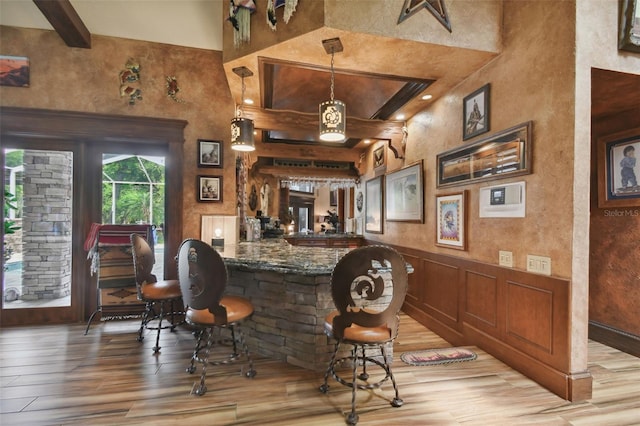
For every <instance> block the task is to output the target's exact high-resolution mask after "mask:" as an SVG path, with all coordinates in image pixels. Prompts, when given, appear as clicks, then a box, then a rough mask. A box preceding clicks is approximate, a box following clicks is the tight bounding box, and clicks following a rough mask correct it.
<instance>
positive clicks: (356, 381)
mask: <svg viewBox="0 0 640 426" xmlns="http://www.w3.org/2000/svg"><path fill="white" fill-rule="evenodd" d="M407 287H408V274H407V264H406V263H405V261H404V259H403V257H402V256H401V255H400V253H398V252H397V251H395V250H394V249H392V248H390V247H386V246H380V245H374V246H364V247H360V248H357V249H354V250H352V251H350V252H348V253H347V254H346V255H344V256H343V257H342V258H341V259H340V260H339V261H338V263H337V264H336V266H335V268H334V270H333V273H332V275H331V296H332V298H333V301H334V303H335V305H336V308H337V310H336V311H333V312H331V313H330V314H329V315H327V317H326V318H325V324H324V327H325V333H326V334H327V336H329V337H331V338H333V339H335V349H334V351H333V355H332V357H331V362H330V363H329V367H328V368H327V371H326V373H325V375H324V383H323V384H322V385H321V386H320V391H321V392H323V393H327V392H328V391H329V385H328V384H327V380H328V378H329V375H332V376H333V378H334V379H335V380H336V381H337V382H338V383H340V384H342V385H345V386H348V387H350V388H351V392H352V394H351V412H350V413H349V414H348V415H347V417H346V422H347V424H350V425H355V424H356V423H357V422H358V414H357V413H356V391H357V390H358V389H369V390H371V389H376V388H379V387H380V386H381V385H382V384H383V383H385V382H386V381H387V380H389V379H391V383H392V384H393V389H394V391H395V397H394V398H393V400H392V401H391V405H392V406H393V407H400V406H402V404H403V401H402V399H400V396H399V394H398V386H397V385H396V380H395V378H394V377H393V372H392V371H391V362H392V361H393V356H388V354H387V347H388V346H387V345H391V344H392V343H393V341H394V340H395V338H396V336H397V335H398V328H399V322H400V317H399V315H398V313H399V312H400V308H401V307H402V304H403V303H404V299H405V296H406V294H407ZM341 345H350V347H351V355H350V356H346V357H342V358H338V357H337V355H338V349H339V348H340V346H341ZM372 350H375V351H376V352H374V354H372V353H371V352H369V355H367V354H366V351H372ZM376 353H379V355H376ZM342 364H350V366H351V377H350V378H348V379H344V378H342V377H341V376H340V375H339V374H338V371H337V370H338V367H339V366H341V365H342ZM368 365H369V366H371V365H373V366H374V367H375V366H378V367H380V368H381V369H382V372H383V373H384V377H382V378H381V379H379V380H378V379H376V380H377V381H375V382H370V380H369V379H370V375H369V374H368V372H367V366H368ZM358 367H361V373H360V374H358Z"/></svg>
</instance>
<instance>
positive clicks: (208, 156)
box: [198, 139, 222, 167]
mask: <svg viewBox="0 0 640 426" xmlns="http://www.w3.org/2000/svg"><path fill="white" fill-rule="evenodd" d="M198 167H222V142H221V141H210V140H204V139H198Z"/></svg>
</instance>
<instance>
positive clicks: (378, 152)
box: [373, 145, 385, 169]
mask: <svg viewBox="0 0 640 426" xmlns="http://www.w3.org/2000/svg"><path fill="white" fill-rule="evenodd" d="M384 154H385V150H384V145H382V146H381V147H380V148H376V149H375V150H374V151H373V168H374V169H378V168H380V167H384V160H385V158H384Z"/></svg>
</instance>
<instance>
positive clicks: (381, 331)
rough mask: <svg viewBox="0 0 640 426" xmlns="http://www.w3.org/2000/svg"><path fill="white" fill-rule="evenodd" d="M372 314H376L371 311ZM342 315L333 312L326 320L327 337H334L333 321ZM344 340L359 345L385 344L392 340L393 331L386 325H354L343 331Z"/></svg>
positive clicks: (325, 330)
mask: <svg viewBox="0 0 640 426" xmlns="http://www.w3.org/2000/svg"><path fill="white" fill-rule="evenodd" d="M369 312H370V313H375V312H373V311H369ZM338 315H340V312H338V311H333V312H331V313H329V315H327V316H326V318H325V319H324V332H325V334H326V335H327V336H329V337H333V319H334V318H335V317H336V316H338ZM343 336H344V340H349V341H352V342H359V343H385V342H388V341H389V340H391V336H392V331H391V329H390V328H389V327H387V326H386V325H380V326H377V327H362V326H359V325H358V324H352V325H351V326H349V327H346V328H345V329H344V331H343Z"/></svg>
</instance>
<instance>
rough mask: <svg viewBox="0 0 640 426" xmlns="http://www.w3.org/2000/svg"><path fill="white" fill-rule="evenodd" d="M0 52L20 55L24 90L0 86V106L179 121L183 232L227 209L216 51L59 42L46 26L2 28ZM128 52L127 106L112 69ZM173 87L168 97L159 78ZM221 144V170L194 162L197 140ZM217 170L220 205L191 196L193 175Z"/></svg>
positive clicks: (230, 190) (101, 40) (108, 41)
mask: <svg viewBox="0 0 640 426" xmlns="http://www.w3.org/2000/svg"><path fill="white" fill-rule="evenodd" d="M0 50H1V52H2V54H5V55H18V56H27V57H29V60H30V66H31V84H30V87H29V88H16V87H0V99H1V102H2V105H3V106H15V107H28V108H44V109H54V110H68V111H82V112H95V113H103V114H118V115H129V116H145V117H160V118H171V119H181V120H187V121H188V122H189V124H188V125H187V127H186V128H185V141H186V142H185V145H184V167H183V170H184V179H183V182H182V184H183V188H184V195H183V200H182V201H183V207H184V212H185V215H184V222H183V223H184V231H183V233H184V237H196V238H198V237H199V236H200V216H201V215H202V214H235V203H236V191H235V155H234V153H233V152H232V151H231V149H230V147H229V120H230V118H231V117H232V116H233V112H234V111H233V108H234V107H233V105H234V104H233V101H232V99H231V95H230V93H229V87H228V84H227V81H226V77H225V74H224V72H223V70H222V53H221V52H216V51H210V50H201V49H190V48H183V47H177V46H170V45H165V44H157V43H147V42H141V41H134V40H127V39H119V38H111V37H101V36H95V35H94V36H93V37H92V48H91V49H79V48H70V47H67V46H66V45H65V44H64V43H63V41H62V40H61V39H60V37H58V35H57V34H56V33H55V32H53V31H42V30H32V29H23V28H13V27H2V28H1V34H0ZM129 57H133V58H135V59H137V60H138V61H139V63H140V65H141V72H140V75H141V80H140V83H139V84H132V86H139V87H140V88H141V90H142V96H143V100H141V101H138V102H136V104H135V105H134V106H129V105H128V103H127V101H126V100H125V98H121V97H120V94H119V82H118V74H119V72H120V70H122V69H123V68H124V64H125V62H126V61H127V59H128V58H129ZM166 76H175V77H176V78H177V79H178V83H179V86H180V92H179V93H178V97H179V98H183V99H184V100H185V102H184V103H176V102H174V101H173V100H171V99H169V98H168V97H167V94H166V87H165V78H166ZM199 138H200V139H215V140H222V141H223V142H224V159H223V166H224V169H223V170H222V169H198V168H197V163H196V159H197V153H196V149H197V147H196V145H197V139H199ZM197 174H211V175H220V174H222V176H223V184H224V193H223V201H224V203H197V202H196V192H195V191H196V175H197Z"/></svg>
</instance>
